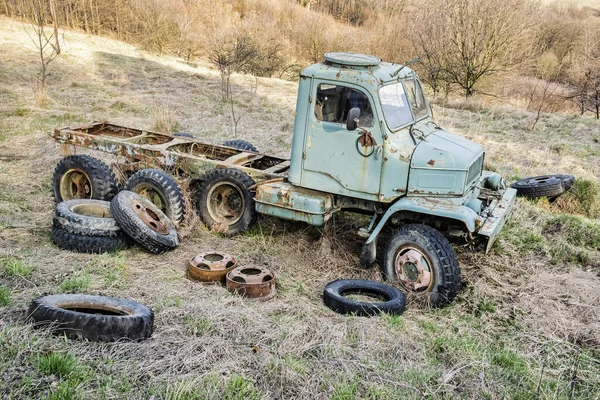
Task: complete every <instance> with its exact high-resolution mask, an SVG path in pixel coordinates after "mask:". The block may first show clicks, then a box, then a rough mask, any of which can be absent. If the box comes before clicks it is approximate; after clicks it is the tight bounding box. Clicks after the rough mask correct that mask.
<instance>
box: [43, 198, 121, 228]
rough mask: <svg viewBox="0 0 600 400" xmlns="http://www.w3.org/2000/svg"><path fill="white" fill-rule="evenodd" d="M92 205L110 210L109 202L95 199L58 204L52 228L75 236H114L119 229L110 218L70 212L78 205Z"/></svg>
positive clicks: (115, 222)
mask: <svg viewBox="0 0 600 400" xmlns="http://www.w3.org/2000/svg"><path fill="white" fill-rule="evenodd" d="M86 204H89V205H94V206H99V207H104V208H106V209H107V210H110V202H108V201H104V200H95V199H74V200H67V201H63V202H60V203H58V204H57V205H56V210H55V213H54V219H53V222H54V226H55V227H57V228H60V229H62V230H65V231H67V232H70V233H73V234H76V235H89V236H116V235H117V234H118V233H119V232H120V231H121V228H120V227H119V225H118V224H117V221H116V220H115V219H114V218H113V217H112V216H110V217H93V216H89V215H84V214H78V213H76V212H75V211H73V210H72V208H73V207H77V206H80V205H86Z"/></svg>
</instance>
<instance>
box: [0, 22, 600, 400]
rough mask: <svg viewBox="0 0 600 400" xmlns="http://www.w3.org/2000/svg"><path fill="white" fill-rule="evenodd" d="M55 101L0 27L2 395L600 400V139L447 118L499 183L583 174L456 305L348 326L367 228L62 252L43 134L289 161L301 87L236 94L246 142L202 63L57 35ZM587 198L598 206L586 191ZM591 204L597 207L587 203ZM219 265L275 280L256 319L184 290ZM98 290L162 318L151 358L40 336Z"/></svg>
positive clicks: (50, 153) (491, 111)
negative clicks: (79, 129) (198, 147)
mask: <svg viewBox="0 0 600 400" xmlns="http://www.w3.org/2000/svg"><path fill="white" fill-rule="evenodd" d="M64 50H65V54H63V55H61V56H60V57H59V58H57V59H56V61H55V62H54V63H53V64H52V65H51V70H52V75H51V76H50V78H49V82H48V83H49V87H48V94H47V97H46V98H40V97H39V96H37V95H36V94H35V90H34V87H35V81H34V76H35V74H36V68H37V64H36V61H37V59H36V54H35V51H34V49H33V47H32V46H30V42H29V38H28V36H27V34H26V33H25V31H24V29H23V27H22V26H21V25H20V24H19V23H17V22H14V21H11V20H9V19H5V18H1V19H0V397H2V398H14V399H23V398H36V399H37V398H53V399H90V398H115V399H120V398H129V399H149V398H152V399H206V398H208V399H267V398H280V399H281V398H303V399H325V398H332V399H354V398H372V399H404V398H409V399H413V398H414V399H418V398H456V397H462V398H522V399H529V398H531V399H533V398H542V399H554V398H561V399H566V398H574V399H575V398H576V399H591V398H598V397H599V396H600V384H599V382H600V333H599V332H600V307H599V306H598V304H600V291H599V290H598V288H599V287H600V275H599V274H600V251H599V248H600V220H599V219H598V214H597V213H598V210H596V211H594V210H595V209H594V207H596V206H597V204H598V198H597V196H598V186H597V184H598V183H600V178H599V177H600V169H599V168H600V167H599V166H600V150H599V149H600V144H599V142H600V126H599V125H598V121H594V120H592V119H588V118H580V117H574V116H562V115H551V114H548V115H542V117H541V119H540V122H539V123H538V124H537V128H536V130H535V131H533V132H532V131H529V130H528V129H527V128H528V127H529V126H531V124H532V122H533V119H534V118H535V115H533V114H532V113H529V112H526V111H524V110H522V109H517V108H510V107H493V108H489V107H487V108H486V107H481V106H478V105H477V104H472V103H456V104H449V105H447V107H444V108H442V107H435V110H434V113H435V118H436V119H437V121H438V122H439V123H440V125H442V126H443V127H445V128H448V129H450V130H452V131H455V132H457V133H459V134H461V135H463V136H465V137H467V138H469V139H471V140H474V141H476V142H478V143H480V144H481V145H483V146H484V147H485V148H486V150H487V157H486V159H487V163H488V164H489V165H488V166H489V167H490V168H493V169H495V170H497V171H498V172H500V173H502V174H503V175H504V176H505V177H506V178H507V179H510V180H514V179H517V178H520V177H525V176H529V175H536V174H543V173H571V174H574V175H576V176H577V177H578V178H580V179H582V180H580V181H578V183H577V186H576V190H575V191H572V193H569V194H568V195H566V196H564V198H563V199H562V200H561V201H559V202H557V203H554V204H549V203H547V202H543V201H537V202H534V201H527V200H522V199H519V200H518V202H517V205H516V209H515V212H514V214H513V217H512V219H511V220H510V222H509V223H508V225H507V226H506V228H505V230H504V232H503V234H502V236H501V238H500V239H499V241H498V242H497V244H496V245H495V247H494V250H493V252H492V253H491V254H489V255H487V256H485V255H483V254H480V253H472V252H470V251H469V250H468V249H466V248H463V247H462V246H460V245H457V247H456V250H457V252H458V254H459V258H460V262H461V268H462V273H463V281H464V285H463V288H462V290H461V292H460V294H459V296H458V298H457V300H456V301H455V302H454V303H453V304H452V305H451V306H449V307H446V308H444V309H441V310H429V309H423V308H420V307H418V305H417V304H414V303H411V304H410V305H409V309H408V311H407V312H406V313H405V314H404V315H403V316H401V317H396V316H386V315H384V316H380V317H376V318H359V317H346V316H341V315H338V314H336V313H334V312H332V311H330V310H329V309H328V308H326V307H325V306H324V305H323V304H322V301H321V292H322V289H323V287H324V285H325V284H326V283H327V282H329V281H331V280H334V279H337V278H367V279H376V280H381V279H382V276H381V273H380V271H379V268H378V267H377V266H374V267H372V268H368V269H363V268H361V267H359V265H358V249H359V246H358V245H357V244H358V243H360V242H358V241H357V237H356V235H355V232H356V231H357V230H358V228H359V227H360V224H361V223H363V221H362V220H361V219H359V218H357V217H355V216H352V215H342V216H340V217H338V218H336V220H335V229H334V233H333V234H330V235H324V234H323V232H321V231H320V230H319V229H315V228H311V227H308V226H307V225H304V224H299V223H291V222H283V221H280V220H275V219H271V218H266V217H265V218H261V219H260V220H259V221H258V223H257V225H256V226H255V227H254V228H253V229H251V230H250V231H249V232H247V233H246V234H244V235H241V236H238V237H234V238H221V237H219V236H217V235H214V234H212V233H210V232H208V231H207V230H206V229H205V228H204V227H203V226H202V225H201V224H199V223H198V222H197V220H195V221H194V222H193V223H190V224H189V226H187V227H185V228H184V229H183V230H182V231H181V233H182V235H183V236H184V238H183V240H182V243H181V246H180V247H179V248H177V249H176V250H175V251H173V252H170V253H168V254H164V255H160V256H155V255H150V254H148V253H145V252H144V251H142V250H140V249H138V248H132V249H130V250H126V251H122V252H120V253H118V254H104V255H86V254H75V253H69V252H66V251H61V250H59V249H58V248H56V247H55V246H54V245H53V244H52V242H51V240H50V231H51V223H52V214H53V199H52V196H51V193H50V178H51V175H52V171H53V168H54V166H55V165H56V163H57V162H58V161H59V160H60V155H59V150H58V148H57V146H56V145H55V144H54V142H52V141H51V140H50V139H49V138H48V136H47V132H49V131H50V130H51V129H53V128H55V127H59V126H65V125H74V124H77V123H81V122H88V121H90V120H110V121H113V122H116V123H121V124H125V125H131V126H134V127H139V128H146V129H148V128H155V129H159V130H185V131H187V132H190V133H192V134H193V135H195V136H196V137H199V138H202V139H203V140H206V141H209V142H214V143H219V142H221V141H223V140H226V139H230V138H234V137H236V138H242V139H245V140H248V141H250V142H253V143H254V144H255V145H257V146H258V147H259V148H261V150H263V151H265V152H268V153H274V154H278V155H282V156H285V155H287V154H288V152H289V150H290V143H291V133H292V129H293V117H294V108H295V96H296V84H295V83H290V82H287V81H281V80H276V79H261V78H259V79H255V78H253V77H250V76H241V75H234V76H233V84H234V91H235V95H234V98H235V104H234V107H235V112H236V117H237V116H241V117H242V119H241V121H240V122H239V124H238V127H237V133H236V132H234V129H233V124H232V121H231V118H230V108H229V105H228V104H226V103H224V102H223V101H222V100H221V94H220V79H219V75H218V73H217V72H216V71H213V70H210V69H209V68H208V67H207V65H202V64H200V65H189V64H184V63H181V62H179V61H177V60H175V59H172V58H166V57H165V58H159V57H155V56H152V55H149V54H147V53H144V52H141V51H139V50H137V49H136V48H134V47H132V46H130V45H126V44H123V43H121V42H116V41H112V40H108V39H104V38H101V37H90V36H86V35H82V34H79V33H74V32H66V33H65V44H64ZM594 191H595V192H594ZM594 196H595V197H594ZM586 201H588V203H587V204H586V203H585V202H586ZM208 249H218V250H221V251H225V252H229V253H231V254H233V255H234V256H236V257H237V258H238V260H239V261H241V262H242V263H244V264H246V263H248V264H249V263H257V264H260V265H265V266H268V267H270V268H272V269H273V270H274V271H275V272H276V273H277V275H278V279H279V284H278V291H279V293H278V296H277V297H276V298H275V299H273V300H270V301H267V302H253V301H248V300H243V299H241V298H238V297H236V296H233V295H230V294H229V293H228V292H227V291H226V290H225V289H224V288H222V287H220V286H205V285H201V284H198V283H194V282H191V281H189V280H187V279H185V277H184V271H185V266H186V263H187V260H189V259H190V258H191V257H192V256H194V255H195V254H197V253H199V252H201V251H204V250H208ZM58 292H61V293H69V292H87V293H93V294H105V295H111V296H122V297H127V298H131V299H134V300H136V301H139V302H141V303H144V304H146V305H148V306H150V307H152V308H153V309H154V311H155V313H156V324H155V333H154V335H153V336H152V338H151V339H149V340H147V341H144V342H140V343H127V342H123V343H111V344H102V343H85V342H80V341H71V340H66V339H64V338H61V337H55V336H51V335H48V334H47V333H45V332H44V331H41V330H34V329H33V328H32V326H31V324H29V323H28V322H26V321H25V316H26V314H25V310H26V308H27V306H28V305H29V302H30V301H31V299H32V298H34V297H36V296H39V295H42V294H44V293H58Z"/></svg>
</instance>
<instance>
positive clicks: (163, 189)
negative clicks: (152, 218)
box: [124, 169, 185, 224]
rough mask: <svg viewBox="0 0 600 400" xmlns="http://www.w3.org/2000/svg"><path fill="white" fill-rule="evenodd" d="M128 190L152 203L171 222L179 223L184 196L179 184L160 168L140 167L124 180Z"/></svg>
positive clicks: (183, 210)
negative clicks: (139, 169)
mask: <svg viewBox="0 0 600 400" xmlns="http://www.w3.org/2000/svg"><path fill="white" fill-rule="evenodd" d="M124 190H129V191H132V192H135V193H137V194H139V195H140V196H142V197H144V198H146V199H148V200H150V201H151V202H152V203H154V204H155V205H156V206H157V207H158V208H160V210H161V211H162V212H164V213H165V215H166V216H167V217H169V219H170V220H171V221H173V222H175V223H176V224H177V223H180V222H181V221H183V217H184V216H185V197H184V195H183V190H182V189H181V186H179V184H178V183H177V182H176V181H175V179H173V178H172V177H171V176H170V175H169V174H167V173H166V172H164V171H161V170H160V169H142V170H141V171H138V172H136V173H135V174H133V175H132V176H131V177H130V178H129V179H127V182H125V187H124Z"/></svg>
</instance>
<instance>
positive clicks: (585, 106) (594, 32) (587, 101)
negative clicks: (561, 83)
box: [569, 23, 600, 119]
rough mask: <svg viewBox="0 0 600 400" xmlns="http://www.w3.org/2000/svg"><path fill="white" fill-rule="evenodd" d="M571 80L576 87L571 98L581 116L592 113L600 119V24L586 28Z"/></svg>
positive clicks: (589, 25)
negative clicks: (588, 112)
mask: <svg viewBox="0 0 600 400" xmlns="http://www.w3.org/2000/svg"><path fill="white" fill-rule="evenodd" d="M569 80H570V82H571V84H572V85H573V87H574V93H573V95H572V96H571V98H572V100H573V101H575V102H576V104H577V105H578V106H579V108H580V112H581V114H584V113H585V112H587V111H590V112H592V113H593V114H594V117H595V118H596V119H600V24H598V23H595V24H593V23H590V24H588V25H586V26H585V29H584V30H583V33H582V43H581V51H580V52H579V53H578V54H577V56H576V57H575V61H574V66H573V68H572V69H571V76H570V79H569Z"/></svg>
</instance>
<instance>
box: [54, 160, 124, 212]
mask: <svg viewBox="0 0 600 400" xmlns="http://www.w3.org/2000/svg"><path fill="white" fill-rule="evenodd" d="M118 190H119V189H118V182H117V178H116V177H115V174H114V173H113V171H112V170H111V169H110V167H109V166H108V165H106V164H105V163H104V162H102V161H100V160H98V159H96V158H94V157H90V156H88V155H72V156H68V157H65V158H63V159H62V160H60V162H59V163H58V164H57V166H56V168H55V169H54V174H53V175H52V191H53V194H54V201H55V202H57V203H60V202H61V201H65V200H72V199H96V200H110V199H112V198H113V197H114V196H115V195H116V194H117V192H118Z"/></svg>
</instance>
